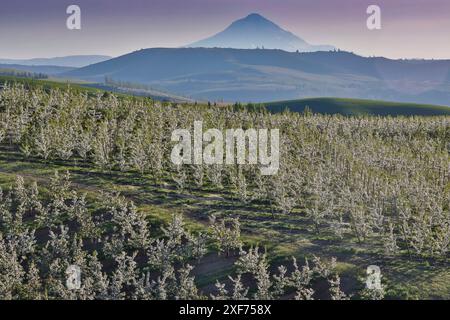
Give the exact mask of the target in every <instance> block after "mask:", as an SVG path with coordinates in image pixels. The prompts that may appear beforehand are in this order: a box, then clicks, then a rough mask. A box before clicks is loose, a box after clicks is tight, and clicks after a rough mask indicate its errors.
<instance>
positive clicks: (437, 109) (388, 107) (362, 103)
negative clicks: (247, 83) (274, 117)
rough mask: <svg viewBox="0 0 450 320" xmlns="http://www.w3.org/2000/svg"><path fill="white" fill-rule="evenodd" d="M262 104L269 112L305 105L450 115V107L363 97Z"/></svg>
mask: <svg viewBox="0 0 450 320" xmlns="http://www.w3.org/2000/svg"><path fill="white" fill-rule="evenodd" d="M262 105H264V106H265V107H266V108H267V109H268V110H269V111H271V112H281V111H283V110H286V109H289V110H290V111H294V112H303V111H304V110H305V107H309V108H310V109H311V111H312V112H313V113H321V114H342V115H369V114H370V115H379V116H388V115H390V116H411V115H420V116H436V115H450V107H446V106H436V105H426V104H415V103H398V102H387V101H380V100H363V99H343V98H311V99H300V100H288V101H276V102H267V103H264V104H262Z"/></svg>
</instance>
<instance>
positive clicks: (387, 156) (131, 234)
mask: <svg viewBox="0 0 450 320" xmlns="http://www.w3.org/2000/svg"><path fill="white" fill-rule="evenodd" d="M50 89H51V88H47V89H40V88H39V87H34V86H31V88H24V87H22V86H20V85H19V86H12V87H11V86H8V87H6V88H4V89H3V90H2V91H1V92H0V146H1V149H0V150H1V154H0V186H1V188H2V190H3V192H0V234H2V237H0V265H1V266H2V270H6V272H3V273H1V274H0V277H2V278H1V280H2V281H0V283H2V284H3V285H2V286H0V295H1V297H2V298H5V297H6V298H14V299H20V298H36V297H39V298H48V299H59V298H73V299H85V298H105V299H122V298H143V299H150V298H152V299H155V298H156V299H158V298H160V299H161V298H162V299H164V298H175V299H176V298H186V299H194V298H199V297H206V298H211V297H216V298H225V297H230V296H232V297H234V298H236V297H238V298H243V297H244V296H246V297H249V298H257V299H264V298H274V299H292V298H297V299H307V298H315V299H330V298H332V299H340V298H347V297H349V296H350V298H352V299H362V298H369V299H375V298H382V297H384V298H387V299H416V298H424V299H449V298H450V267H449V265H450V264H449V258H450V256H449V244H450V211H449V209H450V180H449V177H450V175H449V170H450V161H449V153H450V117H449V116H448V113H446V116H439V117H438V116H430V117H417V116H416V117H402V116H400V117H394V118H392V117H378V116H369V115H360V116H349V117H345V116H342V115H332V116H331V115H317V114H316V115H314V114H310V113H290V112H283V113H276V114H270V113H267V112H264V111H261V110H256V111H255V110H251V109H247V108H245V107H242V108H240V107H239V108H237V107H236V106H234V107H231V106H229V107H227V106H206V105H190V104H184V105H180V104H170V103H164V104H161V103H158V102H154V101H151V100H149V99H146V98H139V97H127V96H125V95H120V96H115V95H111V94H106V93H103V92H102V91H100V90H93V89H90V90H89V91H88V94H87V93H86V92H84V91H83V88H81V87H80V88H79V87H77V88H75V89H74V88H72V89H70V90H67V89H64V88H59V89H58V88H53V89H52V90H50ZM320 101H324V100H320ZM326 101H328V100H326ZM333 101H334V107H333V108H338V107H339V108H340V107H341V106H342V105H343V104H344V102H345V100H333ZM313 102H314V101H312V100H310V101H308V105H310V104H311V105H310V107H311V109H312V111H313V112H318V111H319V110H315V109H314V108H315V106H314V104H313ZM327 103H328V102H327ZM355 103H360V105H361V108H364V110H365V111H364V112H370V113H372V112H378V111H375V109H374V108H375V107H374V106H378V104H376V103H369V102H363V101H361V102H356V101H348V104H347V105H348V106H349V107H348V108H349V109H347V110H353V111H354V110H355V108H356V107H355ZM283 105H284V103H283ZM322 105H323V104H318V105H317V108H319V107H320V106H322ZM330 105H331V104H330ZM387 107H389V108H391V107H392V108H393V110H397V109H396V108H397V107H399V108H400V109H401V108H407V107H405V106H397V105H389V106H388V105H383V109H384V110H386V108H387ZM411 108H415V109H414V110H415V111H414V112H416V111H417V110H421V111H420V112H423V110H424V109H421V108H427V107H426V106H422V107H419V106H414V107H411ZM430 108H434V107H430ZM339 110H341V111H342V110H344V109H342V108H341V109H339ZM376 110H378V109H376ZM402 110H403V109H402ZM407 110H410V109H407ZM433 110H441V109H439V108H437V109H433ZM442 110H443V109H442ZM341 111H340V112H337V113H341ZM353 111H352V112H353ZM383 112H384V111H383ZM394 112H398V111H394ZM409 112H410V111H408V113H409ZM343 113H346V114H348V111H345V112H343ZM358 113H359V111H358ZM200 119H201V120H203V122H204V126H205V128H220V129H224V128H237V127H243V128H248V127H249V126H255V127H258V128H266V127H267V128H280V131H281V136H282V143H281V148H280V161H281V163H280V170H279V172H278V174H277V175H275V176H261V175H260V174H258V172H259V170H258V168H257V166H253V165H242V166H194V165H192V166H174V165H173V164H172V163H171V162H170V150H171V147H172V144H171V142H170V136H171V132H172V131H173V129H175V128H192V124H193V121H194V120H200ZM55 172H57V173H58V174H57V176H55ZM66 172H69V174H70V178H69V177H68V176H67V177H66V176H65V173H66ZM19 176H20V177H22V178H23V180H22V178H18V177H19ZM69 181H70V183H69ZM34 183H36V184H34ZM116 192H119V193H120V195H121V196H118V195H116V194H115V193H116ZM83 194H85V195H86V197H85V198H84V197H83V196H82V195H83ZM131 203H133V204H134V206H135V207H134V206H133V205H132V204H131ZM181 219H183V220H181ZM61 226H64V227H61ZM65 228H67V229H65ZM65 230H66V231H65ZM19 244H20V245H19ZM255 248H258V249H256V250H255ZM292 257H295V258H296V261H297V263H298V268H297V263H293V262H292ZM319 258H320V259H319ZM334 258H335V259H336V261H335V262H334ZM308 261H309V263H308ZM73 263H75V264H78V265H81V266H82V267H84V268H85V269H86V270H88V271H87V272H85V278H84V279H85V280H84V281H87V280H89V281H90V282H89V281H87V283H86V284H84V286H83V290H82V291H80V292H78V293H74V292H71V291H69V290H67V289H65V288H64V285H63V284H64V281H65V275H64V272H65V269H66V267H67V266H68V265H70V264H73ZM189 265H192V266H193V267H192V269H191V267H190V266H189ZM281 265H285V266H286V268H283V267H280V266H281ZM369 265H377V266H379V267H380V268H381V271H382V276H383V278H382V282H383V289H382V290H378V291H374V292H370V290H369V291H368V290H367V289H364V287H365V278H366V268H367V266H369ZM21 270H22V271H21ZM30 270H34V272H33V273H31V271H30ZM25 271H28V273H31V274H33V275H34V278H33V279H30V277H29V276H28V277H25V276H24V275H23V274H22V273H23V272H25ZM148 272H149V274H150V275H148ZM229 276H232V278H229ZM12 279H16V280H12ZM246 288H247V289H246ZM341 290H342V291H341ZM343 293H345V295H344V294H343Z"/></svg>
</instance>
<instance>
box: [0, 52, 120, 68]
mask: <svg viewBox="0 0 450 320" xmlns="http://www.w3.org/2000/svg"><path fill="white" fill-rule="evenodd" d="M108 59H111V57H109V56H101V55H78V56H65V57H55V58H34V59H25V60H19V59H0V64H18V65H25V66H38V65H39V66H60V67H75V68H80V67H85V66H87V65H90V64H94V63H98V62H102V61H105V60H108Z"/></svg>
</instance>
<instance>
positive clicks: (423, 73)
mask: <svg viewBox="0 0 450 320" xmlns="http://www.w3.org/2000/svg"><path fill="white" fill-rule="evenodd" d="M449 71H450V60H390V59H386V58H366V57H362V56H358V55H355V54H353V53H349V52H343V51H332V52H308V53H296V52H286V51H282V50H269V49H264V50H263V49H224V48H152V49H143V50H139V51H135V52H132V53H129V54H126V55H123V56H120V57H117V58H113V59H110V60H107V61H104V62H100V63H97V64H93V65H90V66H87V67H83V68H79V69H76V70H72V71H69V72H65V73H63V74H62V76H64V77H71V78H79V79H85V80H89V81H95V82H103V81H104V79H105V77H109V78H111V79H114V80H118V81H128V82H133V83H142V84H146V85H149V86H152V87H153V88H155V89H161V90H164V91H169V92H173V93H174V94H178V95H182V96H186V97H189V98H192V99H197V100H215V101H228V102H235V101H240V102H264V101H274V100H291V99H301V98H311V97H330V96H331V97H338V98H354V99H375V100H389V101H399V102H415V103H425V104H438V105H450V72H449Z"/></svg>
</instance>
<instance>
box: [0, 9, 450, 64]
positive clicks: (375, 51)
mask: <svg viewBox="0 0 450 320" xmlns="http://www.w3.org/2000/svg"><path fill="white" fill-rule="evenodd" d="M70 4H77V5H79V6H80V7H81V11H82V16H81V17H82V29H81V30H68V29H67V28H66V19H67V16H68V15H67V14H66V8H67V6H68V5H70ZM370 4H377V5H379V6H380V7H381V10H382V29H381V30H379V31H378V30H377V31H370V30H368V29H367V27H366V19H367V14H366V8H367V7H368V5H370ZM252 12H257V13H260V14H262V15H263V16H265V17H266V18H268V19H270V20H272V21H273V22H275V23H277V24H278V25H280V26H281V27H283V28H285V29H287V30H289V31H291V32H293V33H295V34H297V35H298V36H300V37H302V38H303V39H305V40H306V41H308V42H310V43H312V44H331V45H334V46H336V47H338V48H340V49H343V50H348V51H354V52H355V53H359V54H362V55H382V56H387V57H391V58H448V59H450V0H27V1H25V0H12V1H10V0H1V5H0V57H1V58H32V57H54V56H63V55H72V54H107V55H112V56H117V55H121V54H125V53H128V52H130V51H133V50H136V49H141V48H149V47H177V46H183V45H186V44H188V43H191V42H194V41H196V40H200V39H202V38H205V37H208V36H210V35H212V34H214V33H217V32H219V31H221V30H223V29H224V28H225V27H227V26H228V25H229V24H230V23H231V22H232V21H234V20H236V19H238V18H242V17H244V16H246V15H248V14H249V13H252Z"/></svg>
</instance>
